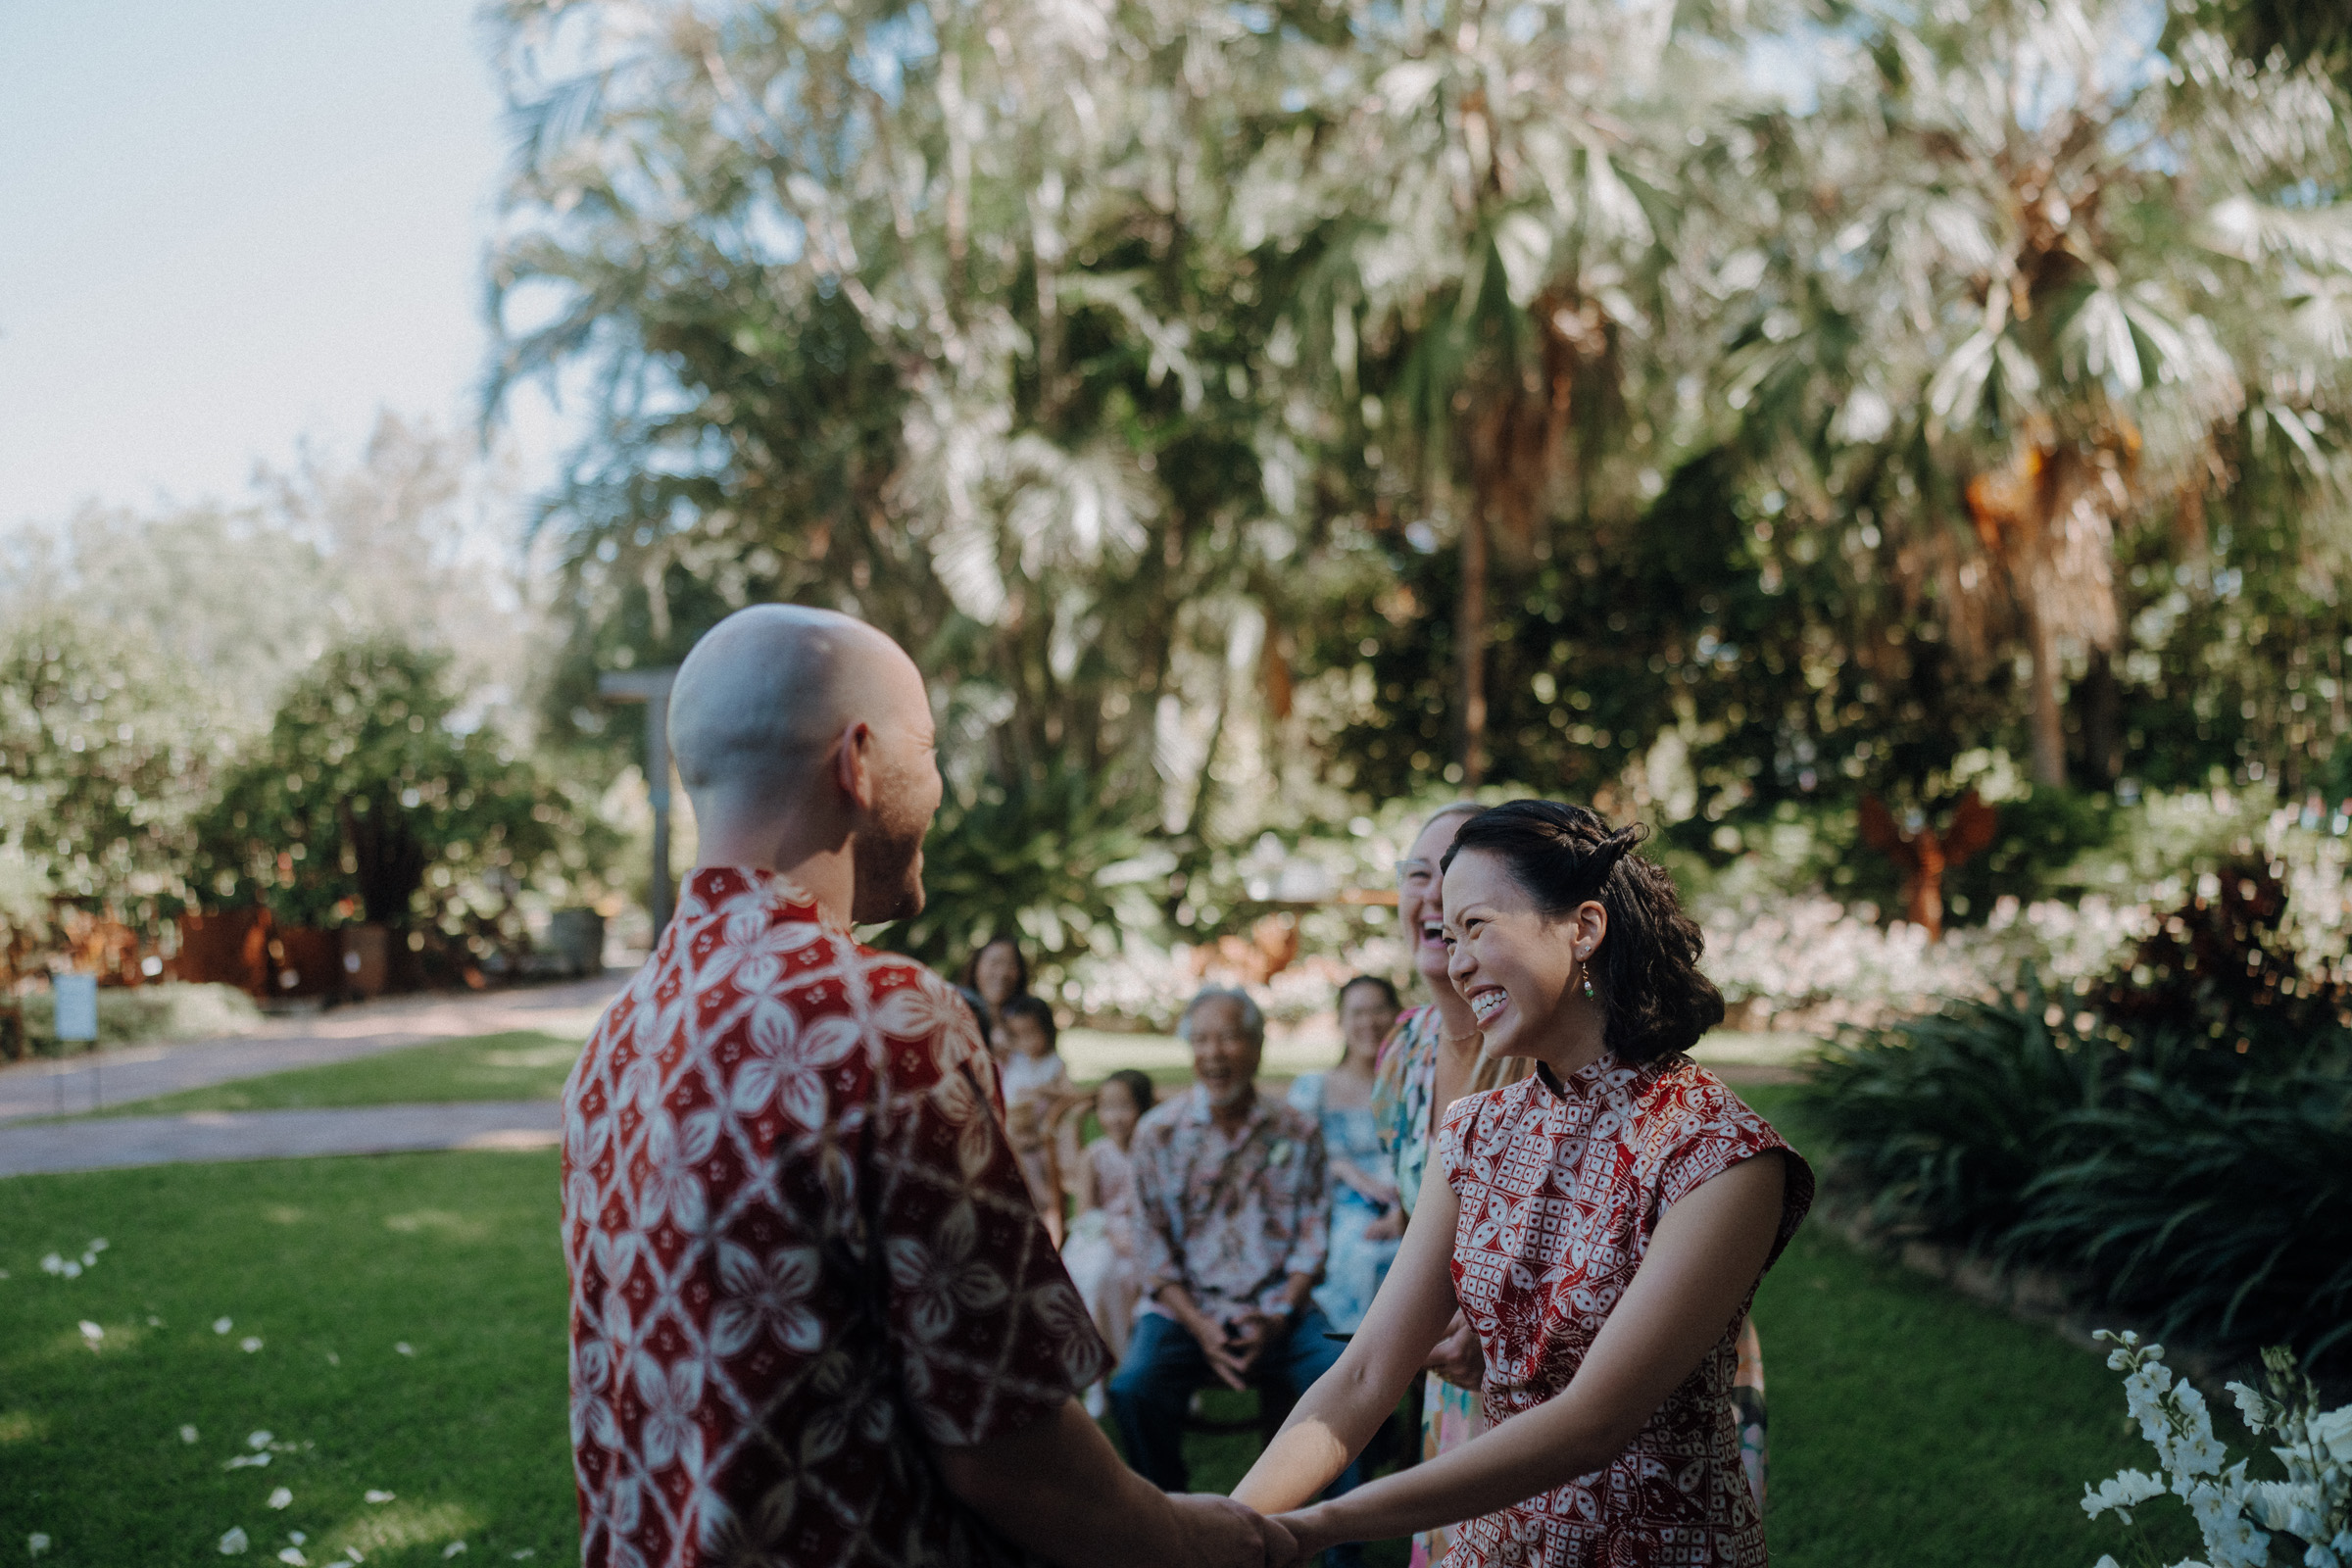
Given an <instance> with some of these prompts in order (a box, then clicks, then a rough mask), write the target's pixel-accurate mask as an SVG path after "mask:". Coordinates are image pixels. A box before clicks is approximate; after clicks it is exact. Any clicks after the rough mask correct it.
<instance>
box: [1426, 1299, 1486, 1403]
mask: <svg viewBox="0 0 2352 1568" xmlns="http://www.w3.org/2000/svg"><path fill="white" fill-rule="evenodd" d="M1423 1365H1424V1366H1425V1367H1426V1368H1427V1370H1429V1371H1432V1372H1435V1373H1436V1374H1437V1375H1438V1376H1440V1377H1442V1378H1444V1379H1445V1380H1446V1382H1448V1383H1450V1384H1452V1385H1453V1386H1454V1387H1455V1388H1457V1389H1468V1390H1469V1391H1470V1392H1471V1393H1472V1394H1476V1393H1477V1392H1478V1390H1479V1386H1480V1385H1481V1384H1483V1383H1484V1382H1485V1381H1486V1377H1487V1357H1486V1354H1485V1352H1484V1351H1482V1350H1481V1349H1480V1348H1479V1347H1478V1334H1477V1331H1476V1330H1474V1329H1472V1328H1471V1327H1470V1323H1469V1320H1468V1319H1466V1318H1464V1317H1463V1316H1462V1314H1461V1313H1459V1312H1456V1313H1454V1314H1453V1321H1452V1322H1451V1323H1448V1324H1446V1337H1445V1338H1444V1339H1442V1340H1440V1341H1438V1343H1437V1347H1436V1348H1434V1349H1432V1350H1431V1351H1430V1352H1429V1359H1428V1360H1427V1361H1426V1362H1424V1363H1423Z"/></svg>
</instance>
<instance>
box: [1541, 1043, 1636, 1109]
mask: <svg viewBox="0 0 2352 1568" xmlns="http://www.w3.org/2000/svg"><path fill="white" fill-rule="evenodd" d="M1617 1066H1618V1062H1617V1053H1615V1052H1614V1051H1604V1052H1602V1053H1601V1054H1599V1055H1597V1056H1595V1057H1593V1059H1592V1060H1591V1061H1588V1062H1586V1063H1585V1064H1584V1065H1583V1066H1582V1067H1579V1068H1577V1069H1576V1071H1574V1072H1572V1073H1570V1074H1569V1075H1568V1076H1567V1077H1565V1078H1562V1077H1560V1076H1559V1075H1558V1074H1557V1073H1555V1072H1553V1071H1552V1070H1551V1068H1550V1067H1548V1066H1546V1065H1545V1064H1544V1063H1543V1062H1540V1061H1539V1062H1537V1063H1536V1071H1535V1075H1534V1076H1535V1078H1536V1081H1537V1082H1539V1083H1541V1084H1542V1085H1543V1086H1544V1089H1545V1090H1547V1091H1548V1092H1549V1094H1550V1097H1551V1099H1553V1100H1555V1101H1558V1102H1560V1103H1565V1104H1581V1103H1585V1102H1588V1101H1591V1100H1593V1099H1596V1098H1597V1097H1598V1096H1599V1095H1600V1094H1601V1092H1602V1090H1603V1089H1604V1088H1605V1087H1606V1086H1607V1084H1608V1082H1609V1079H1610V1075H1611V1074H1612V1073H1614V1072H1615V1071H1616V1070H1617Z"/></svg>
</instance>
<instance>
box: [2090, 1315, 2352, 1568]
mask: <svg viewBox="0 0 2352 1568" xmlns="http://www.w3.org/2000/svg"><path fill="white" fill-rule="evenodd" d="M2098 1338H2099V1339H2101V1340H2104V1341H2106V1342H2108V1343H2109V1344H2111V1345H2113V1346H2114V1347H2115V1348H2114V1349H2113V1350H2112V1351H2110V1352H2108V1356H2107V1365H2108V1366H2109V1367H2111V1368H2113V1369H2114V1370H2115V1371H2118V1372H2121V1373H2123V1374H2124V1401H2125V1404H2126V1407H2127V1408H2128V1409H2130V1411H2131V1417H2132V1419H2133V1420H2135V1421H2137V1422H2138V1423H2139V1435H2140V1436H2141V1437H2143V1438H2145V1439H2146V1440H2147V1441H2148V1443H2149V1444H2150V1446H2153V1447H2154V1448H2155V1449H2156V1457H2157V1459H2158V1461H2159V1463H2160V1464H2161V1466H2162V1468H2163V1472H2164V1474H2163V1475H2162V1476H2161V1477H2159V1476H2155V1475H2151V1474H2149V1473H2147V1472H2146V1471H2142V1470H2126V1471H2123V1472H2121V1473H2120V1474H2118V1475H2115V1476H2112V1477H2110V1478H2109V1479H2107V1480H2105V1481H2102V1482H2100V1483H2099V1484H2098V1485H2097V1486H2096V1487H2087V1486H2086V1487H2084V1488H2083V1489H2082V1511H2083V1512H2084V1513H2087V1514H2089V1515H2090V1516H2091V1517H2092V1518H2093V1519H2096V1518H2097V1517H2098V1516H2099V1515H2100V1514H2102V1513H2109V1512H2112V1513H2113V1514H2114V1515H2115V1516H2116V1518H2118V1519H2119V1520H2121V1521H2122V1522H2123V1523H2125V1524H2127V1525H2129V1524H2131V1522H2132V1519H2131V1510H2132V1509H2133V1508H2137V1507H2139V1506H2141V1505H2143V1504H2145V1503H2147V1502H2150V1501H2152V1500H2154V1499H2155V1498H2157V1497H2161V1496H2163V1495H2166V1494H2167V1493H2170V1494H2171V1495H2174V1496H2177V1497H2179V1498H2180V1500H2181V1501H2182V1502H2184V1503H2186V1504H2187V1505H2188V1511H2189V1515H2190V1517H2191V1518H2193V1519H2195V1520H2196V1522H2197V1529H2198V1531H2199V1532H2200V1533H2201V1534H2202V1535H2203V1536H2204V1538H2205V1558H2204V1563H2206V1564H2210V1565H2211V1568H2266V1565H2267V1564H2270V1563H2273V1562H2276V1561H2282V1560H2283V1561H2288V1562H2297V1563H2300V1564H2302V1568H2352V1405H2346V1406H2344V1407H2343V1408H2341V1409H2338V1410H2329V1411H2326V1412H2322V1411H2321V1409H2320V1407H2319V1391H2318V1390H2317V1389H2316V1388H2315V1387H2314V1386H2313V1384H2312V1382H2311V1379H2310V1378H2309V1377H2307V1376H2305V1375H2304V1374H2303V1373H2302V1372H2301V1370H2300V1369H2299V1368H2297V1366H2296V1365H2295V1359H2294V1356H2293V1355H2292V1354H2291V1353H2290V1352H2288V1351H2287V1350H2285V1349H2283V1348H2272V1349H2268V1350H2265V1351H2263V1352H2262V1360H2263V1365H2264V1367H2265V1368H2266V1369H2267V1370H2268V1372H2269V1377H2268V1379H2267V1381H2268V1382H2269V1384H2270V1392H2269V1393H2267V1394H2264V1393H2259V1392H2257V1391H2256V1390H2254V1389H2251V1388H2248V1387H2247V1386H2246V1385H2244V1384H2242V1383H2232V1384H2230V1385H2229V1395H2230V1397H2231V1398H2233V1399H2234V1400H2235V1401H2236V1403H2237V1410H2238V1414H2239V1415H2240V1416H2242V1417H2243V1418H2244V1419H2245V1423H2246V1427H2247V1430H2249V1431H2250V1432H2252V1433H2253V1434H2254V1436H2255V1437H2257V1438H2261V1437H2263V1436H2265V1435H2268V1436H2270V1437H2272V1438H2275V1439H2277V1440H2278V1442H2277V1444H2276V1445H2275V1446H2273V1447H2272V1448H2271V1452H2272V1453H2273V1454H2274V1455H2275V1456H2277V1458H2278V1462H2279V1464H2280V1465H2281V1466H2283V1467H2284V1468H2285V1471H2286V1478H2285V1479H2284V1480H2282V1481H2249V1480H2248V1479H2247V1478H2246V1466H2247V1464H2248V1462H2249V1461H2248V1460H2245V1459H2240V1460H2238V1461H2237V1462H2236V1463H2234V1464H2232V1463H2230V1462H2229V1449H2228V1448H2227V1446H2224V1445H2223V1443H2222V1442H2221V1440H2220V1439H2218V1438H2216V1437H2215V1436H2214V1435H2213V1417H2212V1414H2211V1412H2210V1411H2208V1410H2207V1409H2206V1406H2205V1397H2204V1396H2203V1395H2202V1394H2199V1393H2198V1392H2197V1391H2196V1390H2195V1389H2194V1388H2192V1387H2191V1386H2189V1385H2188V1384H2186V1383H2182V1382H2180V1381H2178V1380H2177V1379H2175V1378H2174V1376H2173V1370H2172V1368H2170V1367H2168V1366H2166V1365H2165V1364H2164V1347H2163V1346H2161V1345H2142V1344H2140V1343H2139V1336H2138V1335H2136V1334H2130V1333H2125V1334H2111V1333H2109V1332H2107V1331H2106V1330H2105V1329H2101V1330H2100V1331H2099V1333H2098ZM2289 1541H2291V1542H2294V1543H2299V1544H2300V1545H2301V1547H2302V1549H2301V1551H2299V1552H2298V1551H2296V1550H2294V1549H2293V1548H2292V1547H2291V1546H2289V1545H2288V1544H2287V1543H2288V1542H2289ZM2274 1543H2276V1549H2275V1548H2274ZM2096 1568H2115V1559H2114V1557H2112V1556H2107V1557H2101V1558H2100V1559H2099V1561H2098V1563H2097V1565H2096ZM2174 1568H2202V1565H2201V1564H2199V1563H2198V1562H2197V1560H2196V1559H2193V1558H2192V1559H2186V1560H2184V1561H2182V1562H2180V1563H2177V1564H2175V1565H2174Z"/></svg>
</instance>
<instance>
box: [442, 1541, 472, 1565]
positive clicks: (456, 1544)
mask: <svg viewBox="0 0 2352 1568" xmlns="http://www.w3.org/2000/svg"><path fill="white" fill-rule="evenodd" d="M465 1549H466V1543H464V1542H463V1541H453V1542H451V1543H450V1544H448V1545H446V1546H443V1547H442V1548H441V1556H442V1560H444V1561H447V1560H448V1559H449V1558H451V1557H455V1556H456V1555H457V1554H458V1553H459V1552H461V1551H464V1550H465Z"/></svg>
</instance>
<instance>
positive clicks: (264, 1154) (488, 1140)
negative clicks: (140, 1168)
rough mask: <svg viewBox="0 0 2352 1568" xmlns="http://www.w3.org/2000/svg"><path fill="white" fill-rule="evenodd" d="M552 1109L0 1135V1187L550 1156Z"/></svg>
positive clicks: (275, 1113) (447, 1108) (249, 1113)
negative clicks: (69, 1177)
mask: <svg viewBox="0 0 2352 1568" xmlns="http://www.w3.org/2000/svg"><path fill="white" fill-rule="evenodd" d="M563 1127H564V1110H563V1107H562V1106H561V1105H559V1104H557V1103H555V1102H553V1101H513V1102H506V1103H498V1102H492V1103H472V1104H457V1105H367V1106H361V1107H357V1108H353V1109H347V1110H200V1111H195V1112H192V1113H191V1114H189V1115H185V1116H123V1117H120V1118H117V1119H115V1120H112V1121H80V1122H50V1123H46V1124H43V1125H40V1126H34V1127H6V1128H0V1178H6V1177H10V1176H32V1175H46V1174H51V1173H54V1172H58V1171H72V1170H118V1169H122V1168H123V1167H125V1166H130V1165H173V1164H180V1163H187V1162H195V1163H204V1164H211V1163H215V1162H218V1161H221V1160H235V1159H301V1158H306V1157H308V1156H310V1155H313V1154H392V1153H407V1152H414V1151H418V1150H441V1149H476V1150H521V1149H552V1148H554V1147H555V1146H556V1144H557V1143H558V1142H559V1141H561V1139H562V1136H563Z"/></svg>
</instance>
